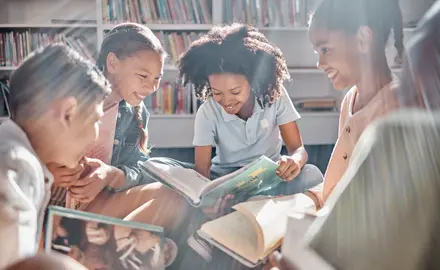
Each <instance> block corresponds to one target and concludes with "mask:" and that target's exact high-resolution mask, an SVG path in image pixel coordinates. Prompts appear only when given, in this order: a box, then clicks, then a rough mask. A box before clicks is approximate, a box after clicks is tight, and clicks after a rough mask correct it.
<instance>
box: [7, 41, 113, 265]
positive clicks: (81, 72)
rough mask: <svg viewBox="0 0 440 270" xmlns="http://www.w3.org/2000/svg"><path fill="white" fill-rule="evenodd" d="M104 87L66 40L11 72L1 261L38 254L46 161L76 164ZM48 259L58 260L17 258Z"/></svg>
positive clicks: (42, 259)
mask: <svg viewBox="0 0 440 270" xmlns="http://www.w3.org/2000/svg"><path fill="white" fill-rule="evenodd" d="M109 92H110V87H109V84H108V82H107V80H106V79H105V78H104V76H103V75H102V73H101V72H100V71H99V70H98V69H96V68H95V67H94V65H93V64H92V63H90V62H89V61H86V60H84V59H83V58H82V57H80V56H79V54H77V53H76V52H74V51H73V50H71V49H69V48H68V47H66V46H64V45H50V46H47V47H45V48H44V49H41V50H38V51H36V52H34V53H33V54H31V55H30V56H29V57H28V58H27V59H26V60H25V61H24V62H23V63H22V64H21V65H20V67H19V68H18V69H17V70H16V71H14V72H13V74H12V76H11V80H10V96H9V99H10V100H9V105H10V110H11V120H8V121H6V122H4V123H3V124H1V125H0V159H1V160H0V179H1V185H0V193H1V195H0V198H1V200H0V207H1V213H2V214H1V215H0V216H1V218H0V219H1V221H0V224H1V225H0V226H1V230H0V231H1V233H0V245H1V248H0V249H1V251H2V255H1V258H0V268H2V269H3V268H4V267H6V266H8V265H12V264H13V263H16V262H19V261H20V260H23V259H26V258H29V257H32V256H33V255H35V254H36V252H37V247H38V242H39V240H40V237H41V231H42V227H43V224H42V223H43V217H44V212H45V209H46V206H47V203H48V201H49V197H50V188H51V185H52V182H53V176H52V174H51V173H50V172H49V170H48V169H47V167H46V165H45V164H47V163H51V162H58V163H59V164H62V165H63V166H66V167H68V168H74V167H75V166H76V165H77V164H78V162H79V160H80V159H81V158H82V156H83V154H84V152H85V150H86V147H87V146H88V145H89V144H90V143H92V142H93V141H94V140H96V138H97V136H98V124H99V121H100V119H101V116H102V114H103V109H102V106H103V100H104V98H105V97H106V96H107V95H108V94H109ZM51 260H53V265H57V264H59V263H60V261H59V260H57V259H50V257H46V256H39V257H36V258H34V259H30V260H29V262H28V263H27V262H25V261H23V262H22V263H21V264H19V265H21V267H30V268H32V269H37V268H39V267H38V265H41V266H43V265H46V266H45V267H44V268H45V269H47V268H46V267H47V263H48V264H51ZM16 267H18V266H16ZM54 267H55V266H54ZM58 267H60V266H58ZM64 267H67V266H64ZM64 267H63V268H64ZM20 269H24V268H20ZM58 269H60V268H58ZM69 269H72V268H69ZM74 269H77V268H74Z"/></svg>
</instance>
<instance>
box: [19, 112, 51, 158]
mask: <svg viewBox="0 0 440 270" xmlns="http://www.w3.org/2000/svg"><path fill="white" fill-rule="evenodd" d="M17 125H19V126H20V127H21V128H22V129H23V130H24V132H25V133H26V136H27V138H28V140H29V142H30V143H31V146H32V149H33V150H34V152H35V153H36V154H37V156H38V158H39V159H40V160H41V162H42V163H43V164H49V163H52V162H56V160H55V158H54V157H53V154H52V151H51V147H50V145H52V144H53V143H51V142H50V138H49V137H48V136H46V134H45V132H42V131H43V130H44V129H45V128H44V127H43V126H42V125H38V124H36V123H35V122H34V123H27V121H25V122H23V123H17Z"/></svg>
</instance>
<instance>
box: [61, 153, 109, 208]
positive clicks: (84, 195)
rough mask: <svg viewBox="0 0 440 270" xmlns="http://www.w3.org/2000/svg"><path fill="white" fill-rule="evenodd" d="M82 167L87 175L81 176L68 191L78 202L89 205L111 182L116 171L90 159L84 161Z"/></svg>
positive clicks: (97, 160)
mask: <svg viewBox="0 0 440 270" xmlns="http://www.w3.org/2000/svg"><path fill="white" fill-rule="evenodd" d="M84 166H85V168H86V169H87V170H86V171H89V173H88V174H87V175H86V174H83V175H82V178H81V179H79V181H77V182H76V183H75V185H74V186H72V187H71V188H70V189H69V192H70V194H71V196H72V197H73V198H75V199H76V200H78V201H79V202H81V203H89V202H91V201H93V200H94V199H95V197H96V196H98V194H99V193H100V192H101V191H102V190H103V189H104V187H105V186H107V184H108V183H109V182H110V181H111V180H113V178H114V177H115V172H116V170H117V169H116V170H115V168H114V167H112V166H110V165H107V164H105V163H104V162H102V161H101V160H99V159H91V158H87V159H86V163H85V164H84Z"/></svg>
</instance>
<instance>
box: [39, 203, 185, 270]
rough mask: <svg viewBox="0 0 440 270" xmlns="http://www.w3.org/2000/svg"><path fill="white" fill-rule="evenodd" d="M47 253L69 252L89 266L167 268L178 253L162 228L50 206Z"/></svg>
mask: <svg viewBox="0 0 440 270" xmlns="http://www.w3.org/2000/svg"><path fill="white" fill-rule="evenodd" d="M44 235H45V242H44V249H45V251H46V252H48V253H50V252H59V253H63V254H66V255H68V256H70V257H71V258H73V259H74V260H76V261H78V262H79V263H81V264H82V265H84V266H85V267H86V268H88V269H98V268H99V269H121V270H122V269H127V270H129V269H133V270H135V269H164V268H165V267H166V266H168V265H170V264H171V263H172V262H173V261H174V260H175V258H176V256H177V246H176V244H175V243H174V242H173V241H172V240H169V239H167V238H164V231H163V228H162V227H157V226H152V225H147V224H143V223H138V222H131V221H125V220H121V219H116V218H111V217H106V216H102V215H97V214H92V213H87V212H82V211H78V210H73V209H68V208H63V207H56V206H50V207H49V208H48V219H47V223H46V229H45V233H44Z"/></svg>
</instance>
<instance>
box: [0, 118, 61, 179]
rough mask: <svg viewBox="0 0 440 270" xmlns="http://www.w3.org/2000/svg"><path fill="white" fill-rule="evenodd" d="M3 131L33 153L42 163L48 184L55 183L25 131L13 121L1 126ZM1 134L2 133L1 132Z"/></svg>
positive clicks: (0, 128)
mask: <svg viewBox="0 0 440 270" xmlns="http://www.w3.org/2000/svg"><path fill="white" fill-rule="evenodd" d="M2 129H3V132H6V133H9V135H10V136H11V137H13V138H15V139H16V141H18V142H19V143H21V144H22V145H23V146H24V147H26V148H27V149H28V150H29V151H30V152H31V153H33V154H34V155H35V156H36V157H37V158H38V161H39V162H40V165H41V167H42V168H43V174H44V178H47V182H49V183H52V182H53V175H52V173H51V172H50V171H49V169H48V168H47V167H46V165H45V164H44V163H42V162H41V160H40V158H39V157H38V155H37V153H35V150H34V148H33V147H32V144H31V142H30V141H29V138H28V136H27V135H26V133H25V132H24V130H23V129H22V128H21V127H20V126H19V125H17V124H16V123H15V122H14V121H13V120H6V121H5V122H3V123H2V124H1V125H0V131H1V130H2ZM0 133H1V132H0Z"/></svg>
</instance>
